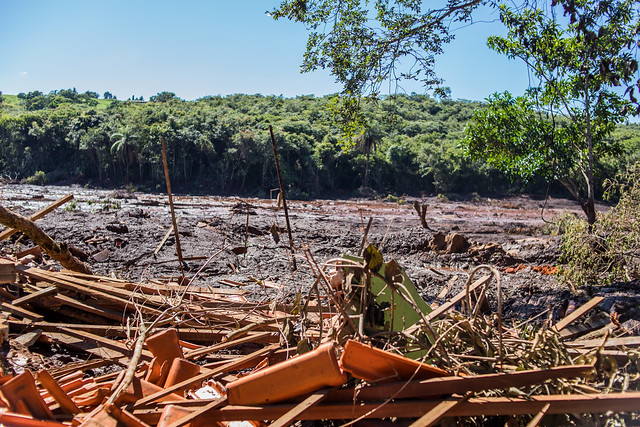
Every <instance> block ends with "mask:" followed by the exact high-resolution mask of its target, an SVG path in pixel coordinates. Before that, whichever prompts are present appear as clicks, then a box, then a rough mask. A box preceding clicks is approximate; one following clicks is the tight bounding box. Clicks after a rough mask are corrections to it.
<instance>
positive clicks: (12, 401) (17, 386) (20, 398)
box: [0, 371, 53, 420]
mask: <svg viewBox="0 0 640 427" xmlns="http://www.w3.org/2000/svg"><path fill="white" fill-rule="evenodd" d="M0 392H2V395H3V396H4V400H6V401H7V403H9V408H10V409H11V410H12V411H13V412H17V413H19V414H23V415H31V416H32V417H34V418H37V419H39V420H52V419H53V414H52V413H51V410H50V409H49V407H48V406H47V404H46V403H45V401H44V399H43V398H42V396H40V393H38V389H37V388H36V382H35V380H34V378H33V375H32V374H31V372H30V371H24V372H23V373H21V374H20V375H16V376H15V377H14V378H13V379H12V380H10V381H8V382H6V383H5V384H4V385H3V386H2V387H0Z"/></svg>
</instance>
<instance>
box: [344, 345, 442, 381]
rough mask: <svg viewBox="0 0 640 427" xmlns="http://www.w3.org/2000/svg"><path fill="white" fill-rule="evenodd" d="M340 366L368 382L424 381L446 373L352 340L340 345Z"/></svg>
mask: <svg viewBox="0 0 640 427" xmlns="http://www.w3.org/2000/svg"><path fill="white" fill-rule="evenodd" d="M340 367H341V368H342V369H343V370H345V371H347V372H349V373H350V374H351V375H353V376H354V377H356V378H360V379H363V380H366V381H369V382H388V381H406V380H409V379H414V380H426V379H429V378H436V377H446V376H449V374H448V373H447V372H446V371H443V370H442V369H440V368H436V367H435V366H431V365H427V364H426V363H420V362H417V361H415V360H411V359H409V358H407V357H404V356H400V355H398V354H394V353H390V352H388V351H384V350H380V349H378V348H375V347H370V346H368V345H365V344H362V343H359V342H357V341H353V340H349V341H347V343H346V344H345V346H344V352H343V353H342V357H341V358H340ZM414 374H415V375H414Z"/></svg>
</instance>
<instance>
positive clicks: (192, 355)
mask: <svg viewBox="0 0 640 427" xmlns="http://www.w3.org/2000/svg"><path fill="white" fill-rule="evenodd" d="M273 335H274V333H273V332H259V333H257V334H255V335H248V336H245V337H242V338H238V339H234V340H229V341H225V342H221V343H218V344H214V345H211V346H209V347H204V348H199V349H197V350H193V351H190V352H188V353H187V354H185V356H184V357H185V359H189V360H196V359H198V358H200V357H201V356H205V355H207V354H211V353H215V352H216V351H220V350H224V349H227V348H230V347H235V346H237V345H240V344H246V343H249V342H258V340H260V339H262V338H267V337H270V336H273Z"/></svg>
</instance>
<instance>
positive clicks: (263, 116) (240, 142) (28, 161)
mask: <svg viewBox="0 0 640 427" xmlns="http://www.w3.org/2000/svg"><path fill="white" fill-rule="evenodd" d="M105 97H106V98H107V99H104V98H105ZM99 98H100V96H99V94H97V93H95V92H85V93H77V92H76V91H75V89H73V90H70V89H67V90H60V91H53V92H51V93H49V94H43V93H41V92H30V93H27V94H24V93H21V94H19V95H18V96H9V95H4V96H2V98H1V99H2V101H1V102H0V174H1V175H2V178H3V179H5V180H26V181H28V182H36V183H56V182H77V183H81V184H91V185H97V186H110V187H114V186H128V187H131V188H137V189H142V190H162V189H163V188H164V175H163V169H162V160H161V154H162V153H161V137H162V136H164V138H165V142H166V144H167V150H168V152H167V154H168V159H169V167H170V173H171V179H172V185H174V186H175V187H176V188H177V189H179V190H182V191H198V192H204V193H210V194H243V195H254V196H266V195H268V194H269V190H270V189H272V188H276V187H277V177H276V172H275V166H274V161H273V152H272V148H271V141H270V137H269V130H268V129H269V125H272V126H273V128H274V131H275V136H276V142H277V145H278V150H279V155H280V160H281V166H282V168H283V175H284V180H285V182H286V185H287V187H288V188H289V193H290V197H293V198H307V197H318V196H331V195H334V194H354V193H356V192H358V191H359V189H360V190H361V189H362V188H363V187H366V188H370V189H371V190H374V191H376V192H377V193H379V194H382V195H386V194H395V195H401V194H447V195H453V194H460V195H464V194H470V193H473V192H477V193H480V194H491V193H499V192H518V191H526V192H533V193H544V192H545V191H546V189H547V186H546V183H544V182H543V181H542V180H541V179H540V178H537V179H536V178H534V179H533V180H532V181H529V182H527V183H525V182H522V181H520V180H518V179H515V178H512V177H509V176H505V175H504V174H502V173H501V172H499V171H497V170H495V169H492V168H490V167H489V166H487V165H486V164H484V163H483V162H482V161H470V160H468V159H467V158H466V157H465V154H464V152H463V151H462V149H461V148H460V147H459V145H458V141H459V140H460V139H461V138H462V137H463V134H464V129H465V126H466V124H467V122H468V121H469V119H470V118H471V116H472V114H473V111H474V110H476V109H478V108H483V106H484V104H483V103H480V102H471V101H464V100H457V101H453V100H448V99H444V100H436V99H433V98H430V97H428V96H426V95H415V94H412V95H394V96H389V97H385V98H384V99H382V100H380V101H379V102H378V103H377V104H375V105H373V104H369V105H366V106H365V107H364V113H365V117H366V119H367V128H366V130H365V131H363V132H362V134H361V135H359V136H357V137H356V138H354V139H353V141H345V140H343V137H342V133H341V130H340V126H338V125H336V124H335V123H334V116H333V115H332V113H331V111H332V106H334V103H335V100H334V97H333V96H324V97H314V96H298V97H296V98H283V97H277V96H262V95H230V96H224V97H222V96H209V97H204V98H201V99H199V100H197V101H183V100H180V99H179V98H177V97H176V96H175V95H174V94H173V93H170V92H162V93H159V94H157V95H156V96H152V97H151V98H150V99H149V101H148V102H144V100H143V99H141V98H137V99H134V100H126V101H122V100H116V99H114V98H113V96H112V95H111V94H109V93H108V92H107V93H105V94H104V96H103V99H99ZM612 138H613V139H614V140H616V141H618V142H620V145H621V147H622V148H623V149H622V151H621V152H620V154H619V155H618V156H617V157H608V158H604V159H601V160H600V163H599V165H598V173H599V178H604V177H608V176H613V175H614V174H615V172H616V171H619V170H621V169H625V168H626V166H627V165H628V164H631V163H632V162H634V161H636V160H638V157H639V153H640V125H637V124H632V125H626V126H620V127H618V129H617V130H616V132H615V133H614V135H613V136H612ZM599 181H601V179H600V180H599ZM556 191H560V190H559V189H557V188H556Z"/></svg>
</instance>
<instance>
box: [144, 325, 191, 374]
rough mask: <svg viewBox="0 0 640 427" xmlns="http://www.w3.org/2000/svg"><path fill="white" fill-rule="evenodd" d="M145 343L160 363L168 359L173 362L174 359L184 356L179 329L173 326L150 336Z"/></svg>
mask: <svg viewBox="0 0 640 427" xmlns="http://www.w3.org/2000/svg"><path fill="white" fill-rule="evenodd" d="M145 343H146V344H147V348H148V349H149V351H150V352H151V353H153V355H154V356H155V357H156V359H157V363H159V364H160V365H162V364H163V363H164V362H166V361H168V362H169V364H171V362H173V359H175V358H182V357H184V354H183V353H182V347H180V343H179V340H178V331H176V330H175V329H173V328H172V329H167V330H164V331H162V332H158V333H157V334H154V335H152V336H150V337H149V338H147V340H146V341H145Z"/></svg>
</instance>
